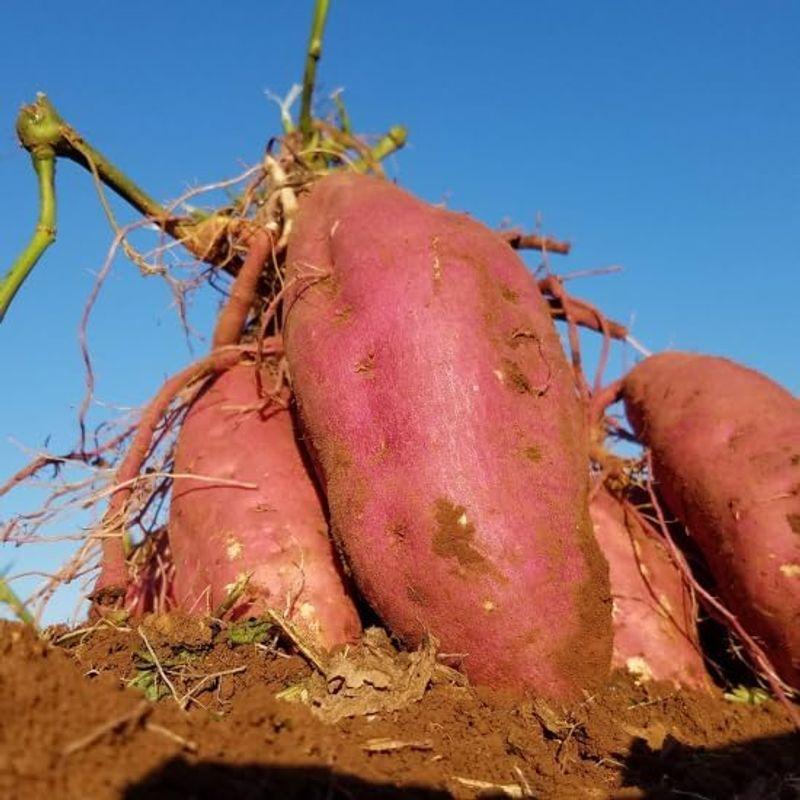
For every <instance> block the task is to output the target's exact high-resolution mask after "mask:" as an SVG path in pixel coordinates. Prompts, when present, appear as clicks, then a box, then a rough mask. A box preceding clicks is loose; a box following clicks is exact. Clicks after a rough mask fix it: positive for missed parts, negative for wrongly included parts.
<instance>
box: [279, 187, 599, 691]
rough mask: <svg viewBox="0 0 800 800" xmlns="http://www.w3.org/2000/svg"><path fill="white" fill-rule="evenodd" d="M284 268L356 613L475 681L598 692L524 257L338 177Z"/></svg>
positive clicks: (298, 231) (583, 464)
mask: <svg viewBox="0 0 800 800" xmlns="http://www.w3.org/2000/svg"><path fill="white" fill-rule="evenodd" d="M287 263H288V265H289V270H290V273H289V274H290V275H291V276H293V279H294V281H295V285H294V289H295V292H294V294H293V295H292V296H291V298H290V299H289V302H288V303H287V312H286V315H285V324H284V337H285V346H286V354H287V357H288V360H289V365H290V369H291V373H292V378H293V386H294V390H295V394H296V399H297V404H298V410H299V416H300V420H301V422H302V425H303V427H304V430H305V433H306V438H307V444H308V445H309V446H310V450H311V452H312V455H313V458H314V459H315V462H316V464H317V467H318V471H319V473H320V475H321V478H322V479H323V482H324V484H325V487H326V492H327V497H328V502H329V506H330V513H331V522H332V528H333V532H334V536H335V537H336V538H337V539H338V541H339V542H340V544H341V547H342V549H343V550H344V552H345V554H346V557H347V561H348V563H349V566H350V567H351V569H352V572H353V575H354V578H355V581H356V583H357V585H358V587H359V589H360V590H361V592H362V593H363V594H364V596H365V597H366V598H367V600H368V601H369V602H370V603H371V604H372V606H373V607H374V608H375V609H376V611H377V612H378V614H379V615H380V616H381V617H382V618H383V620H384V621H385V622H386V623H387V624H388V626H389V627H390V628H391V630H392V631H393V632H394V633H395V634H397V635H398V636H400V637H401V638H402V639H403V640H404V641H405V642H406V643H408V644H409V645H414V644H416V643H417V642H419V641H420V639H421V637H423V635H424V634H425V633H426V632H431V633H432V634H434V635H435V636H436V637H437V638H438V639H439V640H440V642H441V648H442V650H443V651H444V652H449V653H461V654H465V658H464V659H463V663H462V666H463V669H464V670H465V672H466V673H467V674H468V675H469V676H470V677H471V678H472V679H473V680H474V681H476V682H478V683H484V684H491V685H497V686H505V687H510V688H513V689H516V690H518V691H521V690H525V689H533V690H536V691H538V692H541V693H544V694H547V695H550V696H553V697H564V698H566V697H575V696H577V695H578V693H579V691H580V689H581V688H582V687H585V686H590V685H593V684H596V683H597V682H598V681H600V680H602V679H603V678H604V677H605V676H606V674H607V671H608V669H609V665H610V655H611V625H610V598H609V593H608V574H607V565H606V564H605V562H604V560H603V558H602V555H601V554H600V552H599V549H598V548H597V544H596V542H595V540H594V538H593V534H592V530H591V522H590V520H589V517H588V501H587V490H588V486H587V452H586V445H585V442H586V434H585V429H584V424H583V417H582V414H581V410H580V408H579V403H578V401H577V399H576V394H575V390H574V387H573V380H572V377H571V374H570V370H569V367H568V365H567V363H566V359H565V357H564V354H563V351H562V349H561V345H560V342H559V340H558V337H557V334H556V332H555V330H554V328H553V325H552V322H551V320H550V317H549V314H548V310H547V308H546V306H545V303H544V301H543V299H542V298H541V296H540V294H539V292H538V289H537V287H536V284H535V282H534V281H533V280H532V278H531V275H530V274H529V273H528V271H527V270H526V268H525V266H524V265H523V263H522V262H521V261H520V260H519V258H518V257H517V256H516V254H515V253H514V252H513V251H512V250H511V249H510V248H509V247H508V246H507V245H506V244H505V243H504V242H502V241H501V240H500V239H499V238H498V237H496V236H495V234H493V233H492V232H491V231H489V230H488V229H487V228H485V227H484V226H482V225H480V224H479V223H476V222H475V221H472V220H470V219H469V218H468V217H467V216H465V215H460V214H455V213H452V212H449V211H445V210H441V209H435V208H433V207H431V206H429V205H427V204H425V203H423V202H421V201H419V200H417V199H416V198H414V197H412V196H411V195H409V194H407V193H406V192H404V191H402V190H400V189H398V188H397V187H395V186H394V185H392V184H391V183H389V182H387V181H384V180H381V179H377V178H367V177H363V176H358V175H352V174H339V175H334V176H330V177H328V178H325V179H323V180H321V181H320V182H319V183H317V184H316V185H315V186H314V187H313V189H312V191H311V193H310V195H309V196H308V197H306V198H305V199H304V200H303V202H302V204H301V208H300V212H299V215H298V217H297V219H296V221H295V229H294V233H293V236H292V238H291V240H290V245H289V253H288V258H287Z"/></svg>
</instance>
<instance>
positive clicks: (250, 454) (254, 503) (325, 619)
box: [169, 365, 360, 648]
mask: <svg viewBox="0 0 800 800" xmlns="http://www.w3.org/2000/svg"><path fill="white" fill-rule="evenodd" d="M264 381H265V385H268V386H271V385H272V383H273V380H272V378H271V377H266V378H265V379H264ZM284 399H285V398H284ZM263 406H264V401H263V398H260V397H259V395H258V391H257V385H256V373H255V369H254V368H253V367H250V366H244V365H241V366H236V367H233V368H231V369H229V370H228V371H226V372H224V373H222V374H221V375H220V376H219V377H217V378H216V379H215V380H214V381H213V383H212V384H211V385H210V386H209V387H208V388H206V389H205V390H204V391H203V392H202V394H201V395H200V396H199V397H198V398H197V399H196V400H195V401H194V403H193V404H192V406H191V408H190V409H189V411H188V413H187V415H186V419H185V421H184V423H183V426H182V427H181V430H180V433H179V436H178V444H177V450H176V455H175V473H176V476H177V477H176V478H175V481H174V485H173V490H172V501H171V506H170V517H169V542H170V549H171V552H172V559H173V562H174V568H175V575H174V581H173V586H172V590H173V594H174V597H175V601H176V603H177V605H178V607H179V608H182V609H184V610H186V611H195V612H197V613H203V612H209V611H211V612H213V611H214V610H216V609H217V608H218V607H219V606H221V605H223V604H224V603H226V601H227V600H229V599H233V601H234V602H233V604H232V608H231V610H230V613H231V616H232V617H233V618H243V617H255V616H260V615H262V614H264V612H265V611H266V610H267V609H269V608H272V609H276V610H278V611H280V612H282V613H284V614H285V615H286V616H287V617H288V618H289V619H290V620H292V621H293V622H294V623H295V624H296V625H298V626H299V627H300V628H302V629H303V630H304V631H305V632H306V635H307V636H309V637H311V639H312V641H313V642H314V643H315V644H317V645H319V646H322V647H324V648H330V647H332V646H334V645H337V644H342V643H345V642H348V641H353V640H354V639H356V638H357V637H358V635H359V633H360V623H359V619H358V615H357V612H356V610H355V607H354V605H353V603H352V601H351V598H350V596H349V594H348V592H347V590H346V588H345V583H344V581H343V579H342V575H341V573H340V570H339V566H338V563H337V561H336V556H335V553H334V550H333V546H332V543H331V540H330V538H329V536H328V529H327V524H326V521H325V516H324V514H323V507H322V504H321V501H320V498H319V497H318V495H317V492H316V489H315V486H314V483H313V481H312V478H311V475H310V474H309V473H308V471H307V469H306V465H305V463H304V461H303V457H302V455H301V452H300V450H299V448H298V444H297V442H296V440H295V436H294V431H293V424H292V419H291V414H290V412H289V410H288V409H287V408H286V407H284V406H283V405H281V404H277V403H272V404H268V405H267V406H266V407H263ZM186 473H192V474H195V475H197V476H198V477H197V478H187V477H180V476H181V475H185V474H186ZM215 478H217V479H223V480H224V481H225V482H227V483H219V482H215V480H214V479H215ZM242 484H252V485H253V486H254V487H255V488H245V487H244V486H242ZM237 586H238V587H239V588H242V587H243V589H244V591H243V592H242V594H241V596H239V597H236V596H235V594H234V595H232V594H231V593H232V591H233V590H234V587H237Z"/></svg>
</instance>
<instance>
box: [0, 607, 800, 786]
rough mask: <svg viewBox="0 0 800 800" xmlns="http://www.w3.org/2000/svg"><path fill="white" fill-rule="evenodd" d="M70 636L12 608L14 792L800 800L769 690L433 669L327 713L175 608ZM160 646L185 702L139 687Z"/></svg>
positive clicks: (260, 655) (1, 730)
mask: <svg viewBox="0 0 800 800" xmlns="http://www.w3.org/2000/svg"><path fill="white" fill-rule="evenodd" d="M63 633H64V632H63V631H51V632H50V637H51V638H52V639H53V640H54V641H59V637H61V639H60V642H61V643H60V644H59V645H57V646H53V645H51V644H47V643H45V642H44V641H42V640H41V639H38V638H37V637H36V636H35V635H34V634H33V632H32V631H31V630H30V629H28V628H24V627H22V626H20V625H18V624H14V623H7V622H0V797H2V798H8V800H28V798H31V799H33V798H42V797H47V798H59V800H60V799H61V798H63V799H64V800H72V799H73V798H75V799H76V800H77V798H81V799H82V800H83V799H84V798H88V799H89V800H94V799H95V798H97V800H106V799H108V800H111V799H112V798H113V799H114V800H144V799H145V798H147V799H148V800H153V799H154V798H176V800H177V798H222V797H224V798H253V799H254V800H255V798H273V797H274V798H310V799H311V800H315V799H316V798H320V800H321V798H361V797H365V798H372V797H377V798H384V797H385V798H450V797H456V798H472V797H491V796H496V797H502V796H532V797H538V798H555V799H556V800H560V799H561V798H563V799H564V800H566V798H583V797H586V798H609V799H610V798H620V800H622V798H659V799H660V798H672V797H675V798H679V797H695V798H741V800H761V798H774V799H775V800H796V798H800V738H798V735H797V732H796V731H794V730H793V728H792V725H791V722H790V721H789V719H788V716H787V714H786V712H785V711H784V710H783V709H782V708H781V707H780V706H778V705H777V704H775V703H773V702H771V701H768V702H765V703H762V704H760V705H757V706H745V705H739V704H735V703H731V702H728V701H725V700H723V699H722V698H721V697H710V696H705V695H700V694H695V693H691V692H677V691H676V690H675V689H674V688H673V687H672V686H667V685H658V684H650V685H645V686H636V685H635V684H634V683H633V682H632V681H631V680H630V679H629V678H628V677H627V676H623V675H616V676H615V677H614V679H613V680H612V681H611V683H609V685H608V686H606V687H605V688H604V689H603V690H602V691H601V692H599V693H597V694H596V695H594V696H590V697H587V698H586V699H585V700H584V701H583V702H582V703H580V704H578V705H576V706H575V707H573V708H571V709H562V708H558V707H555V706H552V705H551V706H548V705H546V704H544V703H542V702H540V701H537V700H536V699H535V698H530V699H526V700H522V701H521V700H520V699H519V698H517V697H511V696H509V695H504V694H500V693H496V692H491V691H488V690H485V689H480V688H473V687H469V686H464V685H458V684H457V683H455V682H450V681H447V680H436V681H434V682H433V684H432V685H431V686H430V688H429V689H428V691H427V692H426V694H425V695H424V697H423V698H422V700H421V701H420V702H418V703H414V704H412V705H409V706H407V707H405V708H402V709H401V710H399V711H394V712H391V713H384V714H377V715H370V716H367V717H357V718H352V719H346V720H343V721H341V722H339V723H337V724H336V725H326V724H324V723H322V722H320V721H319V720H318V719H317V718H316V717H314V716H313V715H312V714H311V713H310V711H309V710H308V709H307V708H306V707H305V706H303V705H300V704H290V703H287V702H284V701H282V700H278V699H276V697H275V695H276V693H277V692H280V691H281V690H283V689H285V688H287V687H289V686H292V685H294V684H296V683H297V682H298V681H300V680H302V679H303V678H305V677H307V676H308V674H309V672H310V667H309V666H308V665H307V664H306V663H305V662H304V661H303V660H302V659H300V658H299V657H296V656H288V657H287V656H286V655H284V654H280V653H279V652H278V651H276V650H275V649H274V648H273V647H271V644H272V643H271V641H268V642H266V643H265V644H262V645H261V646H256V645H254V644H240V645H237V646H235V647H234V646H232V645H231V643H230V632H229V631H227V630H225V629H224V628H220V627H218V626H217V627H212V626H210V625H208V624H207V623H205V622H202V621H198V620H187V619H182V618H178V617H158V618H149V619H146V620H145V621H144V622H143V623H140V624H139V627H137V628H119V629H114V628H111V627H104V628H98V629H95V630H93V631H90V632H84V633H76V634H72V635H70V636H69V637H67V638H63ZM148 646H149V648H152V651H153V653H155V654H156V656H157V660H158V663H159V664H161V665H162V667H163V668H164V670H165V671H166V672H167V674H168V677H170V679H171V683H172V685H173V689H174V693H175V695H176V696H178V697H179V698H181V699H182V698H183V697H184V696H185V695H186V693H187V692H189V693H191V696H192V697H193V698H194V700H189V701H188V702H187V705H188V710H187V711H182V710H181V709H180V708H179V707H178V703H177V702H176V701H175V696H174V695H173V692H172V691H170V690H166V691H165V689H166V687H165V685H164V684H163V681H162V682H161V684H160V687H161V688H160V690H159V692H158V693H159V694H163V696H162V697H161V699H160V700H159V701H158V702H156V703H153V702H149V701H147V700H145V699H144V696H143V693H142V691H141V689H140V690H136V689H131V688H125V686H126V684H127V683H129V682H130V681H131V680H132V679H134V680H135V679H137V676H138V678H139V685H140V686H142V685H143V684H142V682H141V675H142V673H145V674H152V673H153V671H154V670H155V671H157V669H158V668H157V667H155V666H154V663H153V662H152V661H149V662H148V661H147V658H146V657H145V654H147V653H148V652H149V650H148ZM220 673H224V674H220ZM211 675H218V677H216V678H208V676H211ZM203 681H204V682H203ZM201 682H202V683H201Z"/></svg>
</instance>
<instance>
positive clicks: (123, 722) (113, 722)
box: [61, 700, 152, 758]
mask: <svg viewBox="0 0 800 800" xmlns="http://www.w3.org/2000/svg"><path fill="white" fill-rule="evenodd" d="M151 708H152V706H151V705H150V703H149V702H147V700H142V701H141V702H140V703H139V704H138V705H137V706H136V707H135V708H133V709H132V710H131V711H128V712H127V713H125V714H122V715H121V716H119V717H116V718H114V719H110V720H108V722H104V723H103V724H102V725H98V726H97V727H96V728H95V729H94V730H92V731H90V732H89V733H87V734H86V736H82V737H81V738H80V739H75V740H74V741H72V742H70V743H69V744H68V745H67V746H66V747H64V749H63V750H62V751H61V755H62V756H64V758H68V757H69V756H71V755H72V754H73V753H77V752H78V751H79V750H85V749H86V748H87V747H91V746H92V745H93V744H94V743H95V742H98V741H100V739H102V738H103V737H104V736H105V735H106V734H108V733H113V732H114V731H118V730H121V729H122V728H125V727H127V726H128V725H138V724H139V722H141V720H142V718H143V717H144V716H145V715H146V714H148V713H149V712H150V709H151Z"/></svg>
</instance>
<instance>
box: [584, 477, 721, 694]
mask: <svg viewBox="0 0 800 800" xmlns="http://www.w3.org/2000/svg"><path fill="white" fill-rule="evenodd" d="M589 513H590V514H591V517H592V522H593V523H594V533H595V536H596V537H597V542H598V544H599V545H600V549H601V550H602V551H603V555H604V556H605V557H606V561H608V569H609V577H610V579H611V598H612V600H613V610H612V618H613V621H614V652H613V658H612V665H613V666H614V667H619V668H621V669H625V670H627V671H629V672H631V673H633V674H636V675H639V676H640V677H641V678H643V679H651V680H657V681H672V682H673V683H674V684H676V685H679V686H685V687H688V688H693V689H708V688H709V686H710V685H711V684H710V681H709V677H708V673H707V672H706V669H705V667H704V666H703V657H702V655H701V651H700V645H699V642H698V638H697V626H696V609H695V604H694V602H693V600H692V596H691V593H690V592H689V590H688V588H687V587H686V586H685V584H684V582H683V580H682V578H681V574H680V572H679V571H678V568H677V567H676V566H675V564H674V563H673V561H672V560H671V559H670V556H669V553H668V552H667V550H666V548H665V546H664V545H663V544H662V543H661V542H660V541H659V540H658V538H657V534H656V533H655V531H653V530H647V529H646V527H645V524H646V523H645V522H643V521H642V520H641V519H640V518H638V517H637V516H636V515H634V513H633V511H632V510H631V509H630V508H627V507H626V506H625V505H623V503H622V502H621V501H620V500H619V499H618V498H617V497H615V496H614V495H612V494H611V493H610V492H609V491H607V490H606V489H604V488H599V489H598V491H597V493H596V494H594V496H593V497H592V499H591V501H590V503H589Z"/></svg>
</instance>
